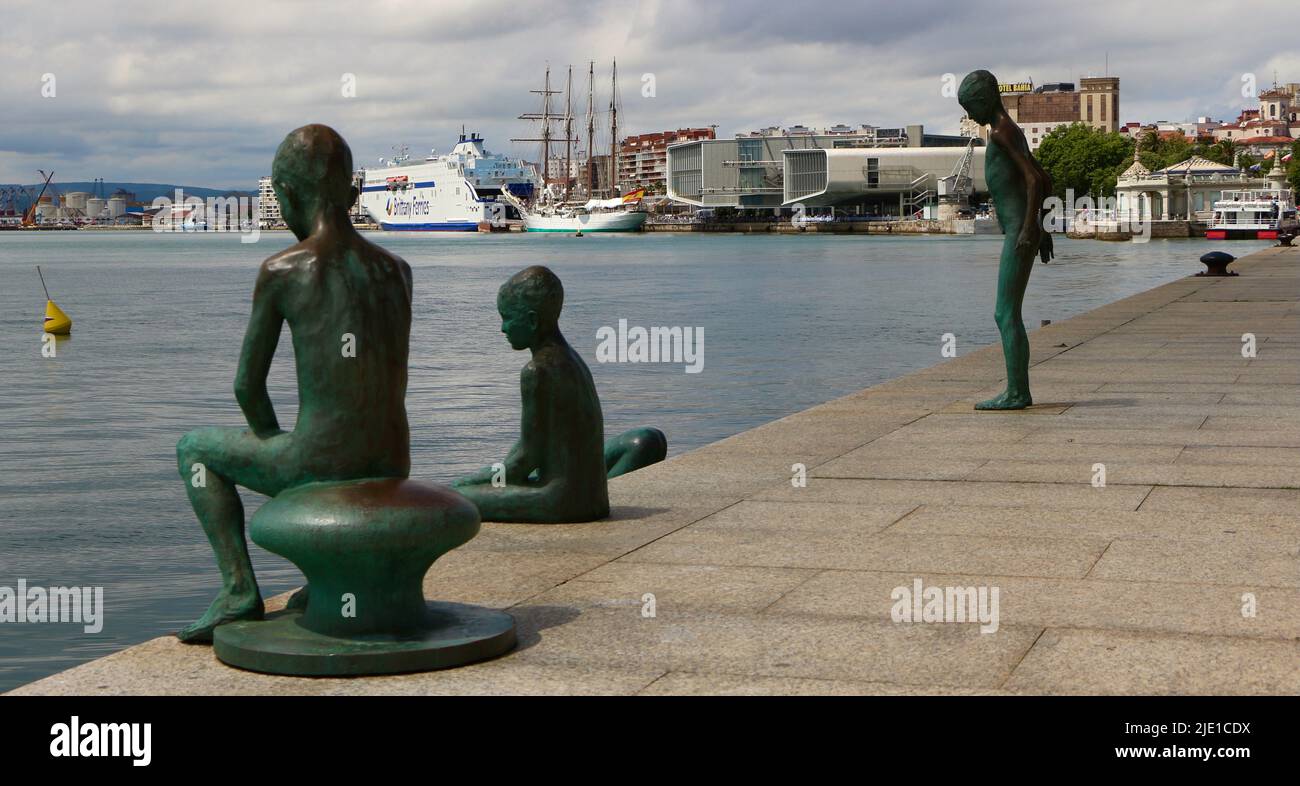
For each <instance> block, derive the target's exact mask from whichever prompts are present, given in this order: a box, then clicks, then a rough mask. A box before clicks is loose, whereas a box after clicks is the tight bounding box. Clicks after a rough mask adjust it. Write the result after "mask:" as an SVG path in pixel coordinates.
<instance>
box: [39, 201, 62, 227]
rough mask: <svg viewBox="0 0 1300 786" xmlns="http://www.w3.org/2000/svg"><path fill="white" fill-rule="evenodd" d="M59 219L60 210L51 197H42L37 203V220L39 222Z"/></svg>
mask: <svg viewBox="0 0 1300 786" xmlns="http://www.w3.org/2000/svg"><path fill="white" fill-rule="evenodd" d="M58 217H59V208H58V207H56V206H55V204H54V202H53V201H52V200H51V199H50V198H49V197H41V201H40V202H37V203H36V219H37V220H38V221H54V220H55V219H57V218H58Z"/></svg>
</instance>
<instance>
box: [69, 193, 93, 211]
mask: <svg viewBox="0 0 1300 786" xmlns="http://www.w3.org/2000/svg"><path fill="white" fill-rule="evenodd" d="M89 198H90V194H89V193H87V192H85V191H69V192H68V193H66V194H64V195H63V206H64V207H71V208H75V209H77V210H85V209H86V200H87V199H89Z"/></svg>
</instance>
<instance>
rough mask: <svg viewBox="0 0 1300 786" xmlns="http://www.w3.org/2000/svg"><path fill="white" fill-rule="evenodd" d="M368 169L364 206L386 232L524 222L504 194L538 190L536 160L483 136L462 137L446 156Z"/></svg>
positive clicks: (528, 195)
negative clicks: (488, 143)
mask: <svg viewBox="0 0 1300 786" xmlns="http://www.w3.org/2000/svg"><path fill="white" fill-rule="evenodd" d="M384 164H385V165H384V166H382V167H379V168H376V169H367V170H366V171H365V179H364V182H363V185H362V188H361V206H362V208H363V209H364V210H365V211H366V213H367V214H369V215H370V218H371V219H372V220H373V221H374V222H375V223H376V224H378V225H379V227H380V228H381V229H384V230H386V231H416V232H473V231H475V230H477V229H478V228H479V225H480V224H483V223H484V222H488V223H490V224H491V225H492V226H494V227H497V228H501V227H503V226H505V225H508V224H510V223H512V222H513V223H518V222H520V221H521V220H522V216H520V215H519V213H518V210H517V209H516V208H515V207H514V205H513V204H511V202H510V201H507V200H505V199H503V198H502V196H503V195H509V196H512V197H514V198H516V199H529V198H531V197H532V196H533V192H534V191H535V190H536V188H537V184H538V177H537V172H536V170H535V169H534V167H533V166H532V165H531V164H528V163H526V162H524V161H522V160H518V159H512V158H508V157H506V156H503V155H498V154H494V153H490V152H488V151H487V150H486V149H485V148H484V147H483V138H482V137H481V136H479V135H478V134H469V135H468V136H466V135H465V134H463V133H462V134H461V135H460V141H459V142H458V143H457V144H456V146H455V147H454V148H452V151H451V152H450V153H448V154H447V155H444V156H438V155H434V154H432V153H431V154H430V155H429V156H428V157H426V158H425V159H424V160H423V161H412V160H410V156H409V155H407V154H405V153H403V154H401V155H398V156H397V157H395V158H393V159H391V160H388V161H385V162H384Z"/></svg>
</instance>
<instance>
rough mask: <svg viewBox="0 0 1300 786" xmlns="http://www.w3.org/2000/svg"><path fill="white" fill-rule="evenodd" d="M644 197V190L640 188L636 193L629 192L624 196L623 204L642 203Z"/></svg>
mask: <svg viewBox="0 0 1300 786" xmlns="http://www.w3.org/2000/svg"><path fill="white" fill-rule="evenodd" d="M644 196H645V189H644V188H638V189H636V190H635V191H629V192H627V193H626V194H624V195H623V204H627V203H628V202H640V201H641V198H642V197H644Z"/></svg>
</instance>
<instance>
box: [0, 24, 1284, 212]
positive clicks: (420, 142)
mask: <svg viewBox="0 0 1300 786" xmlns="http://www.w3.org/2000/svg"><path fill="white" fill-rule="evenodd" d="M322 7H325V8H327V9H328V10H327V11H326V12H324V13H319V14H318V13H315V11H314V9H319V8H322ZM787 7H788V4H784V3H775V2H751V3H744V4H727V5H726V6H721V5H719V6H717V7H714V6H706V7H698V6H696V5H691V4H688V3H684V2H681V0H640V2H637V1H635V0H627V1H626V2H609V3H602V4H600V5H599V6H596V7H585V6H584V5H582V4H576V3H533V2H516V3H511V4H509V5H507V4H504V3H488V4H484V3H470V2H459V1H457V2H448V3H439V4H438V7H436V8H430V7H424V6H418V5H411V4H408V3H394V2H389V3H377V4H371V5H369V6H366V7H365V9H364V10H362V9H359V8H358V7H357V6H355V5H344V4H340V5H335V4H313V5H312V6H310V7H308V6H297V7H284V6H281V5H276V6H262V5H257V4H252V3H240V2H237V3H231V4H227V5H225V6H223V7H222V10H223V11H226V13H222V14H214V15H210V16H209V15H201V16H199V17H196V16H195V15H194V14H193V12H192V11H186V10H185V9H182V8H179V7H157V8H151V9H150V12H149V14H147V15H144V14H136V15H122V14H117V13H114V12H113V11H112V9H111V8H110V7H106V6H101V5H89V4H87V5H86V6H85V7H84V8H79V9H78V12H77V13H75V14H61V15H59V16H58V17H57V18H53V19H51V18H50V15H49V13H48V8H47V7H43V6H41V5H39V4H37V3H32V2H19V3H16V4H13V5H12V6H11V7H9V8H7V9H6V14H7V19H6V26H5V28H4V30H3V31H2V32H0V44H3V47H2V48H0V69H3V73H4V74H5V77H4V78H3V80H0V100H2V101H3V102H4V105H5V106H6V107H7V108H8V109H9V110H10V111H9V112H7V113H6V114H7V118H6V123H5V125H4V128H3V129H0V182H21V183H30V182H33V181H34V180H35V174H36V169H38V168H42V169H45V170H46V171H49V170H50V169H54V170H56V171H57V172H58V179H59V180H78V181H79V180H90V179H92V178H95V177H103V178H104V179H106V180H109V181H126V182H163V183H183V184H187V185H194V186H207V187H212V188H239V189H250V188H255V187H256V183H257V177H258V176H260V175H263V174H266V172H267V171H268V170H269V166H270V156H271V153H272V152H273V150H274V147H275V145H277V144H278V143H279V140H280V139H281V138H282V137H283V135H284V134H285V132H287V131H288V130H290V129H292V128H294V127H296V126H299V125H302V124H304V123H308V122H322V123H327V124H330V125H332V126H334V127H336V128H338V129H339V130H340V131H341V132H342V133H343V134H344V135H345V136H346V137H347V138H348V139H349V140H350V142H351V144H352V148H353V153H354V158H355V164H356V165H357V166H358V167H361V166H368V165H373V164H374V163H376V162H377V160H378V158H379V157H381V156H386V155H391V153H392V149H393V147H394V146H395V145H400V144H405V145H407V146H408V147H409V149H410V151H411V153H412V154H413V155H421V154H425V153H427V151H428V150H429V149H430V148H436V149H437V150H438V152H440V153H444V152H447V151H448V150H449V149H450V148H451V146H452V144H454V142H455V140H456V135H457V134H458V133H459V131H460V129H461V127H462V126H464V127H465V128H466V129H467V130H473V131H478V132H480V133H482V134H483V135H484V136H485V138H486V142H487V145H488V146H489V148H491V149H493V150H496V151H500V152H504V153H509V154H512V155H524V156H527V157H529V158H532V159H536V158H537V151H536V150H533V149H532V148H533V147H535V146H532V145H524V144H511V143H510V142H509V141H508V140H509V139H510V137H512V136H532V135H534V131H535V129H529V128H528V124H527V123H526V122H525V121H521V120H518V119H516V118H517V116H518V115H519V114H521V113H523V112H526V111H533V110H534V107H533V106H532V104H533V103H534V101H535V98H536V97H535V96H532V95H530V94H529V93H528V91H529V90H536V89H539V88H540V87H541V82H542V74H543V69H544V68H545V67H546V64H547V62H549V63H550V66H551V68H552V72H553V73H552V76H553V80H554V84H557V85H558V84H561V83H562V80H563V73H564V69H565V68H566V67H567V66H568V65H569V64H570V61H572V64H573V65H574V66H575V77H574V81H575V94H577V96H578V97H577V100H575V112H576V113H578V114H579V115H580V114H581V113H582V112H583V111H584V110H585V96H582V95H581V94H582V93H584V92H585V73H584V72H585V69H586V62H587V60H589V59H594V60H596V61H597V65H596V69H597V87H598V90H600V91H601V92H604V90H602V88H604V85H603V84H602V82H606V81H607V79H608V69H609V63H610V60H611V59H612V58H614V57H617V58H618V61H619V73H620V82H621V87H622V90H621V94H622V95H621V99H622V104H623V115H622V118H621V122H620V127H621V130H622V131H624V132H626V134H638V133H650V132H655V131H661V130H665V129H671V128H688V127H697V126H708V125H715V124H716V125H717V131H718V136H719V137H723V138H725V137H730V136H733V135H734V134H736V133H738V132H745V131H749V130H754V129H758V128H763V127H766V126H772V125H780V126H790V125H794V124H797V123H802V124H805V125H808V126H829V125H833V124H836V123H845V124H849V125H860V124H863V123H869V124H872V125H877V126H901V125H907V124H913V123H920V124H923V125H924V126H925V127H926V129H927V131H931V132H935V133H956V131H957V126H958V122H959V120H960V118H961V114H962V113H961V110H960V108H959V107H958V106H957V104H956V100H955V98H953V97H952V96H950V95H945V91H944V90H943V88H944V85H945V83H946V82H945V79H944V76H945V74H952V75H954V76H955V77H956V78H957V79H960V78H961V77H962V76H964V74H965V73H966V72H967V71H969V70H972V69H974V68H987V69H989V70H991V71H993V72H994V73H995V74H997V75H998V76H999V77H1000V78H1001V79H1002V80H1003V81H1007V82H1012V81H1021V80H1033V81H1034V82H1035V84H1042V83H1044V82H1052V81H1075V80H1077V79H1079V78H1080V77H1082V76H1088V75H1102V74H1103V73H1109V74H1110V75H1112V76H1118V77H1119V78H1120V80H1121V98H1120V122H1121V123H1124V122H1131V121H1139V122H1144V123H1146V122H1155V121H1158V120H1166V121H1174V122H1177V121H1183V120H1189V119H1195V118H1196V117H1198V116H1205V115H1208V116H1213V117H1215V118H1216V119H1219V120H1230V119H1232V118H1234V117H1235V116H1236V115H1237V113H1238V112H1239V111H1240V109H1241V108H1243V107H1249V106H1252V105H1253V104H1254V103H1255V102H1256V99H1254V98H1253V97H1250V96H1245V95H1243V87H1245V86H1247V83H1246V82H1244V81H1243V77H1245V76H1246V75H1253V81H1254V85H1255V87H1256V90H1257V91H1262V90H1264V89H1266V88H1267V87H1268V86H1269V85H1271V84H1272V82H1273V80H1274V78H1275V74H1276V78H1277V79H1278V80H1279V81H1281V82H1286V81H1296V80H1297V79H1300V54H1297V53H1295V52H1294V50H1293V49H1290V48H1289V47H1288V46H1287V43H1288V41H1287V38H1288V33H1287V32H1286V30H1285V28H1283V27H1281V26H1275V27H1264V28H1263V29H1260V30H1258V31H1255V32H1253V35H1254V36H1255V37H1257V38H1259V39H1260V40H1258V41H1254V42H1252V44H1251V46H1250V47H1222V46H1218V45H1217V44H1216V43H1215V42H1214V41H1207V40H1206V39H1205V33H1204V31H1205V30H1209V29H1225V28H1226V27H1230V26H1233V25H1239V24H1240V23H1241V18H1240V13H1239V11H1236V10H1234V9H1232V8H1231V7H1221V6H1216V5H1214V4H1209V3H1204V4H1192V5H1184V6H1182V7H1181V9H1182V10H1183V11H1184V12H1186V13H1183V14H1180V15H1179V18H1178V19H1171V20H1168V21H1166V20H1159V22H1160V23H1159V24H1152V19H1151V15H1150V14H1147V13H1143V12H1142V11H1141V10H1140V9H1134V8H1132V7H1130V6H1126V5H1123V4H1120V3H1110V2H1103V3H1098V4H1090V5H1089V6H1087V8H1062V9H1059V10H1057V9H1053V10H1052V11H1051V13H1050V14H1048V13H1044V14H1042V15H1034V16H1030V15H1026V14H1023V13H1020V12H1018V11H1016V10H1015V9H1014V6H1013V5H1012V4H1009V3H989V4H983V5H981V6H980V7H979V8H978V9H974V8H952V7H949V6H946V5H944V4H940V3H933V2H924V1H922V2H915V3H911V4H907V5H906V6H905V7H885V8H879V9H872V8H835V9H832V10H829V11H827V12H826V13H824V14H817V13H809V14H799V15H795V16H793V17H792V16H791V15H790V14H788V13H785V12H784V11H783V9H785V8H787ZM1279 7H1280V6H1279ZM940 10H942V13H940ZM688 11H689V13H688ZM306 21H310V22H311V23H312V30H313V32H312V34H311V35H310V36H307V35H302V34H299V33H296V32H294V31H295V30H296V29H300V27H299V26H300V25H303V23H304V22H306ZM506 23H509V24H506ZM954 31H958V32H954ZM1207 43H1208V44H1210V45H1208V46H1207V45H1206V44H1207ZM990 50H993V51H996V52H998V53H999V55H998V56H997V58H996V59H995V61H991V60H993V59H991V58H990V57H989V56H988V55H987V54H986V53H987V52H988V51H990ZM1269 51H1275V52H1278V54H1274V55H1266V54H1261V53H1266V52H1269ZM348 75H351V77H349V76H348ZM647 75H650V76H647ZM51 77H52V78H51ZM580 77H581V78H580ZM950 81H951V80H948V82H950ZM349 83H350V84H351V85H352V86H353V87H354V88H355V89H354V95H353V96H347V95H345V93H347V92H348V87H349ZM651 87H653V90H650V89H649V88H651ZM605 89H607V88H605ZM43 93H53V95H52V96H49V97H46V96H45V95H43ZM646 93H653V94H652V95H646ZM600 100H601V99H600V98H598V101H600ZM605 100H607V98H606V99H605ZM620 135H624V134H620Z"/></svg>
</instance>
